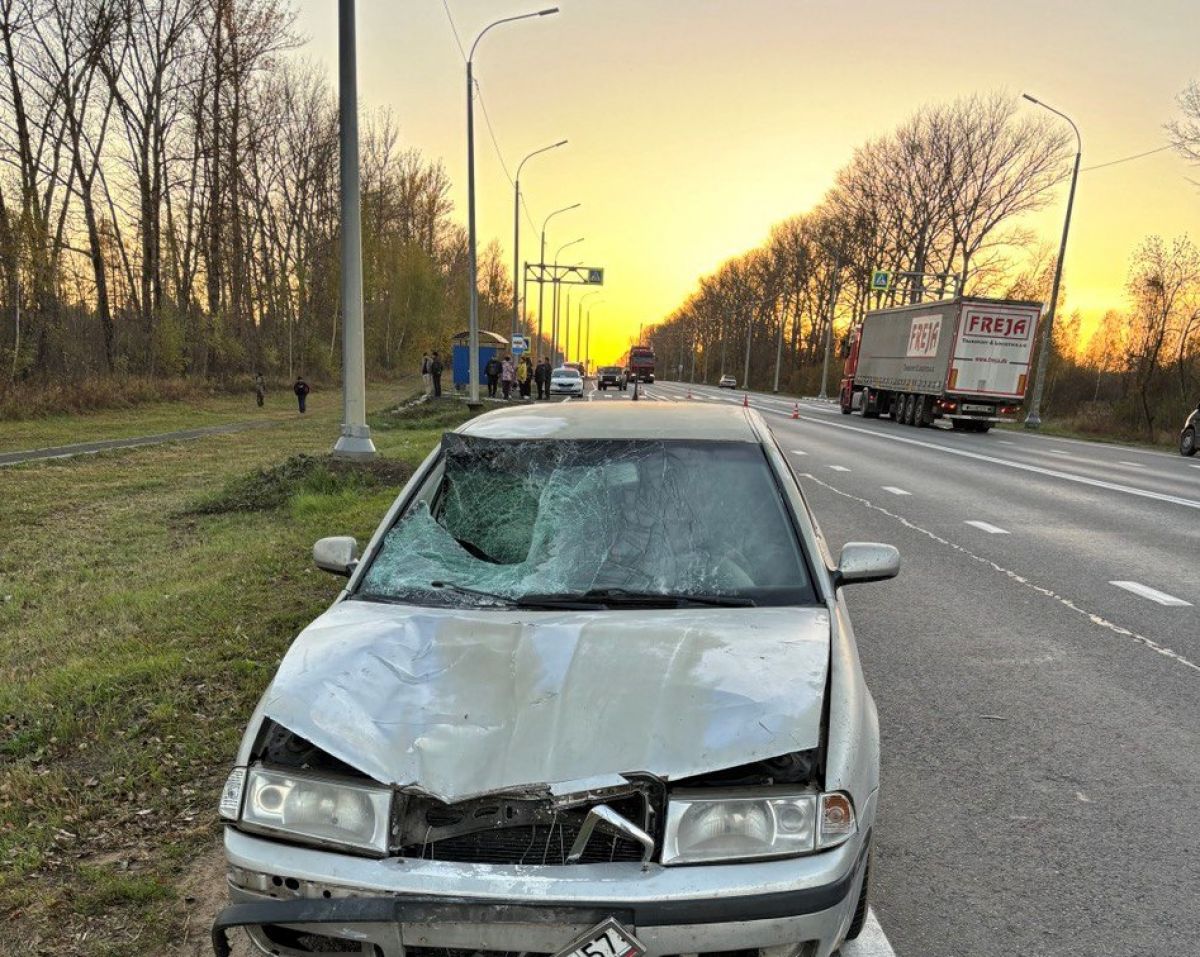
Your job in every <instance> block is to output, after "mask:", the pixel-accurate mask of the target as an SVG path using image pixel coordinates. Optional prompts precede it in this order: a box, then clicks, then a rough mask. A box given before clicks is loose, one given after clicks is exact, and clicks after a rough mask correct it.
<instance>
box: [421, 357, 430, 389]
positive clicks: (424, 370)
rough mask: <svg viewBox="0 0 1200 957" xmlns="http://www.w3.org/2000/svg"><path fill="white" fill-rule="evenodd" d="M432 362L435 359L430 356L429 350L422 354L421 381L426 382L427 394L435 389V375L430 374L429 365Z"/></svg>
mask: <svg viewBox="0 0 1200 957" xmlns="http://www.w3.org/2000/svg"><path fill="white" fill-rule="evenodd" d="M432 364H433V360H432V359H431V358H429V353H428V352H426V353H425V354H424V355H422V356H421V381H422V382H424V383H425V394H426V395H429V393H430V392H432V391H433V376H431V375H430V374H429V367H430V366H431V365H432Z"/></svg>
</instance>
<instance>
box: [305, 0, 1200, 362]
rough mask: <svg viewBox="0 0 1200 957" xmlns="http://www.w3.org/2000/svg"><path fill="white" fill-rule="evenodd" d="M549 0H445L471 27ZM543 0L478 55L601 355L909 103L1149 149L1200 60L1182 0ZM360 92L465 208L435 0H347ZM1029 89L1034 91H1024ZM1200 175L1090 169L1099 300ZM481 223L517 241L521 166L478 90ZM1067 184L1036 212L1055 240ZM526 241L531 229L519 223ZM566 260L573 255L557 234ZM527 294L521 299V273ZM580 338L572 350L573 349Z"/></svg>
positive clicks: (327, 43) (1109, 151)
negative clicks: (979, 106) (986, 100)
mask: <svg viewBox="0 0 1200 957" xmlns="http://www.w3.org/2000/svg"><path fill="white" fill-rule="evenodd" d="M552 4H553V0H549V2H546V0H531V2H529V3H522V2H520V0H449V5H450V9H451V11H452V12H453V14H454V19H455V22H456V23H457V25H458V29H459V32H460V34H461V35H462V39H463V43H464V44H465V45H468V46H469V44H470V43H471V41H472V39H473V38H474V36H475V34H476V33H477V32H478V30H479V29H481V28H482V27H483V26H486V25H487V24H488V23H489V22H491V21H492V20H494V19H497V18H499V17H502V16H509V15H513V14H517V13H524V12H528V11H532V10H536V9H539V8H541V7H544V6H549V5H552ZM559 5H560V6H561V7H562V12H561V13H559V14H558V15H557V16H553V17H544V18H540V19H534V20H530V21H527V22H521V23H515V24H508V25H504V26H501V27H498V28H497V29H496V30H494V31H492V32H491V33H489V34H488V36H487V38H486V39H485V40H484V41H483V43H482V44H480V47H479V51H478V53H477V54H476V58H475V69H476V76H477V78H478V79H479V81H480V84H481V86H482V88H483V96H484V101H485V103H486V105H487V110H488V113H489V114H490V116H491V119H492V123H493V126H494V129H495V133H496V138H497V140H498V142H499V145H500V149H501V151H502V152H503V155H504V159H505V161H506V162H507V163H508V166H509V169H510V170H513V169H514V168H515V165H516V163H517V162H518V161H519V160H520V158H521V157H522V156H524V155H525V154H526V153H527V152H530V151H531V150H534V149H537V148H538V147H540V146H543V145H546V144H549V143H552V142H554V141H556V140H559V139H563V138H567V139H569V140H570V144H569V145H568V146H566V147H564V148H562V149H559V150H556V151H553V152H551V153H547V154H546V155H545V156H539V157H536V158H535V159H533V160H531V161H530V162H529V163H528V164H527V165H526V167H525V172H524V174H523V175H522V187H523V191H524V192H525V194H526V198H527V201H528V204H529V207H530V209H531V211H532V212H533V215H534V218H535V220H536V222H537V225H538V228H539V229H540V227H541V221H542V218H543V217H544V216H545V215H546V213H548V212H549V211H551V210H552V209H555V208H557V207H560V206H566V205H569V204H571V203H574V202H580V203H582V204H583V207H582V208H581V209H579V210H576V211H573V212H570V213H566V214H564V215H562V216H559V217H558V218H557V219H555V220H554V221H553V222H552V223H551V225H550V231H549V234H548V239H547V247H548V249H550V250H551V251H552V250H553V249H555V248H557V247H558V246H559V245H561V244H562V243H565V242H567V241H569V240H572V239H576V238H578V237H580V236H583V237H586V241H585V242H584V243H583V244H581V245H580V246H579V247H577V251H578V256H579V258H582V259H585V260H586V261H587V263H588V264H590V265H600V266H604V267H605V269H606V276H605V287H604V292H603V294H602V295H599V296H594V297H592V300H591V302H592V303H593V304H596V305H595V306H594V308H593V309H592V325H593V330H592V359H593V361H594V362H596V361H599V362H604V361H609V360H611V359H613V358H615V357H616V356H617V355H618V354H619V353H621V352H623V351H624V349H625V348H626V347H627V346H628V343H629V339H630V337H631V336H634V335H636V333H637V328H638V325H639V323H651V322H655V321H657V320H659V319H661V318H662V317H663V316H664V315H665V314H666V313H668V312H669V311H670V310H671V309H672V308H674V307H675V306H676V305H677V304H678V303H679V302H680V301H681V300H682V298H683V297H684V296H685V295H686V294H687V293H688V292H689V291H690V290H691V289H692V288H693V287H694V285H695V283H696V280H697V279H698V277H699V276H701V275H702V274H704V273H706V272H708V271H710V270H712V269H713V268H714V267H715V266H717V265H718V264H719V263H720V262H722V261H723V260H724V259H726V258H728V257H729V256H731V255H734V254H736V253H738V252H741V251H744V250H746V249H749V248H751V247H753V246H755V245H757V244H759V243H760V242H762V241H763V239H764V238H765V237H766V235H767V231H768V230H769V228H770V226H771V225H772V224H773V223H775V222H777V221H778V220H780V219H782V218H784V217H786V216H788V215H791V214H793V213H797V212H801V211H803V210H805V209H808V208H810V207H811V206H812V205H813V204H815V203H816V202H818V201H819V200H820V198H821V196H822V194H823V193H824V192H825V190H826V189H827V188H828V187H829V185H830V183H831V181H832V177H833V174H834V173H835V171H836V170H837V168H838V167H839V166H841V165H842V164H843V163H844V162H845V161H846V159H847V158H848V157H849V155H850V152H851V150H852V149H853V147H854V146H855V145H857V144H859V143H861V142H862V141H863V140H865V139H868V138H870V137H871V136H874V135H877V134H880V133H883V132H885V131H887V130H888V129H890V128H891V127H893V126H894V125H895V124H896V123H897V122H898V121H899V120H901V119H903V118H904V116H906V115H907V114H908V113H909V112H911V111H912V110H913V109H915V108H916V107H918V106H919V105H921V104H922V103H925V102H929V101H933V100H941V99H952V98H953V97H955V96H957V95H961V94H966V93H971V92H976V91H990V90H997V89H1004V90H1008V91H1011V92H1012V94H1013V95H1014V96H1018V95H1019V94H1020V92H1021V91H1022V90H1029V91H1030V92H1032V93H1033V94H1034V95H1035V96H1038V97H1039V98H1041V99H1044V100H1045V101H1046V102H1048V103H1051V104H1053V105H1054V106H1056V107H1057V108H1058V109H1061V110H1063V111H1064V112H1067V113H1069V114H1070V115H1071V116H1072V118H1073V119H1074V120H1075V121H1076V123H1078V124H1079V127H1080V129H1081V130H1082V132H1083V137H1084V161H1083V164H1084V166H1085V167H1086V166H1088V165H1093V164H1098V163H1102V162H1105V161H1108V160H1112V159H1117V158H1120V157H1123V156H1127V155H1129V154H1133V153H1138V152H1141V151H1144V150H1149V149H1153V148H1155V147H1157V146H1160V145H1163V143H1164V142H1165V138H1164V134H1163V130H1162V124H1163V123H1164V122H1165V121H1167V120H1169V119H1170V118H1171V117H1172V115H1173V110H1174V97H1175V94H1176V93H1177V92H1178V91H1179V90H1180V89H1182V87H1183V86H1184V84H1185V83H1186V82H1187V81H1188V80H1189V79H1190V78H1192V77H1196V76H1200V59H1198V58H1197V57H1196V54H1195V33H1194V28H1195V27H1196V25H1197V23H1198V22H1200V21H1198V17H1197V11H1196V6H1195V0H1142V2H1139V3H1136V4H1134V3H1130V2H1128V0H1077V2H1068V0H1039V2H1035V0H1006V2H1005V3H999V2H991V0H989V2H981V3H963V2H962V0H956V2H949V0H946V2H943V0H935V2H925V3H921V2H913V0H906V2H904V3H900V2H895V0H889V2H883V0H860V2H857V3H837V2H803V0H560V3H559ZM336 6H337V5H336V3H335V2H334V0H301V3H300V14H301V15H300V20H299V28H300V30H301V31H302V32H303V33H304V34H305V35H306V37H307V38H308V40H307V42H306V43H305V46H304V48H303V51H302V52H303V54H304V55H307V56H310V57H312V58H313V59H314V60H316V61H317V62H319V63H322V64H325V65H326V66H327V67H328V70H329V73H330V76H331V77H332V76H334V75H335V71H336V65H337V60H336V49H337V47H336V27H337V20H336ZM358 17H359V92H360V98H361V101H362V104H363V106H364V108H370V107H374V106H380V105H386V106H388V107H390V108H391V109H392V110H393V111H394V112H395V114H396V117H397V119H398V121H399V123H400V127H401V130H402V134H403V136H404V139H405V143H406V145H413V146H416V147H419V148H420V149H421V150H422V151H424V152H425V153H426V154H427V155H429V156H432V157H439V158H441V159H442V160H443V161H444V162H445V164H446V167H447V169H448V171H449V173H450V175H451V177H452V178H453V180H454V186H455V189H454V194H453V198H454V200H455V203H456V207H457V209H456V214H457V215H458V216H460V217H461V218H463V219H464V220H465V205H466V120H465V97H466V92H465V77H464V67H463V63H462V58H461V56H460V55H459V52H458V48H457V47H456V45H455V41H454V37H453V34H452V33H451V30H450V25H449V22H448V21H447V18H446V14H445V11H444V9H443V7H442V4H441V2H440V0H416V2H405V3H400V2H397V0H359V4H358ZM1029 108H1030V109H1035V107H1032V106H1031V107H1029ZM1189 175H1191V176H1192V177H1193V178H1200V171H1197V170H1189V168H1188V167H1187V166H1186V165H1185V164H1184V163H1183V162H1182V161H1181V160H1180V159H1178V158H1177V157H1176V156H1175V155H1174V154H1173V153H1170V152H1165V153H1159V154H1157V155H1154V156H1151V157H1148V158H1146V159H1142V160H1138V161H1136V162H1131V163H1128V164H1124V165H1121V166H1116V167H1113V168H1111V169H1104V170H1096V171H1094V172H1090V173H1085V174H1083V175H1082V176H1081V178H1080V186H1079V192H1078V195H1077V197H1076V203H1075V218H1074V222H1073V225H1072V232H1071V243H1070V246H1069V247H1068V251H1067V260H1066V262H1067V271H1066V277H1065V283H1066V286H1067V290H1068V295H1069V300H1068V308H1069V309H1075V308H1078V309H1081V310H1082V311H1083V312H1084V315H1085V318H1087V319H1094V318H1095V317H1096V316H1098V315H1099V314H1100V313H1102V312H1103V311H1104V310H1105V309H1107V308H1112V307H1120V306H1121V305H1122V304H1123V288H1124V281H1125V276H1126V270H1127V264H1128V258H1129V253H1130V252H1131V250H1132V249H1133V248H1134V247H1135V246H1136V245H1137V243H1138V242H1139V241H1140V240H1141V239H1142V238H1143V237H1144V236H1145V235H1147V234H1148V233H1152V232H1159V233H1162V234H1164V235H1167V236H1174V235H1178V234H1180V233H1183V232H1188V231H1189V230H1192V231H1194V230H1195V227H1196V226H1197V225H1200V189H1198V188H1197V187H1196V186H1194V185H1192V184H1191V183H1189V182H1188V179H1187V177H1188V176H1189ZM476 187H477V192H478V206H477V211H478V212H477V215H478V228H479V236H480V241H481V244H482V243H483V242H486V241H487V240H489V239H492V238H497V239H499V240H500V241H501V243H502V244H503V245H504V248H505V250H506V255H508V256H509V257H511V244H512V187H511V185H510V184H509V181H508V180H507V178H506V177H505V174H504V171H503V170H502V169H501V166H500V162H499V160H498V159H497V155H496V151H495V149H494V148H493V146H492V143H491V141H490V139H489V138H488V134H487V128H486V126H485V125H484V123H483V116H482V115H481V113H480V112H479V111H478V109H477V111H476ZM1065 201H1066V194H1065V188H1064V191H1063V193H1062V194H1061V195H1060V196H1059V197H1058V198H1057V199H1056V202H1055V204H1054V205H1053V206H1052V207H1051V209H1049V210H1047V211H1046V212H1045V213H1044V214H1041V215H1039V216H1038V217H1037V219H1036V220H1035V221H1034V223H1033V225H1035V226H1036V227H1037V228H1038V229H1039V230H1040V231H1041V232H1042V233H1043V234H1044V235H1045V238H1046V239H1047V240H1048V241H1051V242H1053V243H1055V244H1057V238H1058V231H1059V229H1060V228H1061V221H1062V210H1063V204H1064V203H1065ZM521 242H522V253H523V255H522V258H523V259H524V258H534V257H533V256H527V255H525V254H526V253H529V254H532V253H534V252H535V250H536V248H537V237H536V235H535V233H534V230H533V229H532V228H531V227H530V225H529V222H528V221H527V220H526V221H523V222H522V239H521ZM574 252H576V250H575V249H573V250H570V251H568V253H564V261H567V260H570V261H574V257H573V256H571V255H570V254H571V253H574ZM530 298H531V299H535V296H534V294H533V293H532V291H531V294H530ZM572 351H574V350H573V349H572Z"/></svg>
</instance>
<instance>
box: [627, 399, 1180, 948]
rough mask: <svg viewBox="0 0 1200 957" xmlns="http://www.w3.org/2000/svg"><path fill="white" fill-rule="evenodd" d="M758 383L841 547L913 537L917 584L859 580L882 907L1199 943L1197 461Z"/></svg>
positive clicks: (1008, 930) (974, 940)
mask: <svg viewBox="0 0 1200 957" xmlns="http://www.w3.org/2000/svg"><path fill="white" fill-rule="evenodd" d="M686 393H687V387H686V386H679V385H675V384H670V383H656V384H655V385H654V386H651V387H650V388H649V389H647V397H648V398H650V399H651V400H652V401H653V400H656V399H662V398H667V397H671V398H679V397H681V396H686ZM693 395H695V396H698V397H699V398H697V399H695V400H693V401H733V402H740V401H741V400H742V394H741V393H738V394H736V395H731V394H730V393H728V392H724V393H719V392H717V391H716V390H710V389H695V388H694V387H693ZM750 401H751V404H752V405H753V406H757V407H759V408H760V409H761V410H763V411H764V412H765V413H766V415H767V420H768V422H769V424H770V426H771V428H772V430H773V431H774V432H775V433H776V435H777V437H778V439H779V441H780V444H781V446H782V447H783V448H784V449H785V450H786V452H787V455H788V458H789V460H790V462H791V464H792V467H793V469H794V470H795V472H796V474H797V475H798V476H799V478H800V481H801V483H802V485H803V486H804V488H805V491H806V494H807V495H808V497H809V500H810V501H811V502H812V504H813V507H814V510H815V511H816V513H817V515H818V518H819V520H820V521H821V523H822V527H823V528H824V530H825V533H826V535H827V536H828V538H829V539H830V542H831V545H832V546H833V547H834V548H837V547H840V545H841V544H842V543H843V542H845V541H848V540H855V539H857V540H864V539H866V540H881V541H890V542H893V543H894V544H896V545H898V546H899V547H900V548H901V551H902V554H903V556H904V570H903V572H902V574H901V577H900V578H899V579H897V580H896V581H894V582H889V583H885V584H881V585H876V586H867V587H862V588H857V589H853V590H851V591H849V592H848V593H847V599H848V601H849V603H850V605H851V607H852V610H853V614H854V621H855V624H856V627H857V629H858V633H859V645H860V650H861V652H862V655H863V660H864V667H865V669H866V671H867V677H868V681H869V682H870V683H871V686H872V689H873V691H874V694H875V698H876V702H877V704H878V706H879V710H880V720H881V727H882V734H883V739H884V749H885V750H884V789H885V790H884V801H883V812H882V816H881V822H880V832H879V843H878V845H877V853H878V867H879V871H878V881H877V883H876V891H877V896H876V897H875V905H876V907H877V910H878V912H879V914H880V919H881V921H882V923H883V926H885V927H886V928H887V931H888V936H889V937H890V938H891V939H892V941H893V942H894V943H895V946H896V950H897V952H899V953H902V954H922V955H938V954H944V955H962V954H971V955H975V954H985V955H991V954H996V955H1000V954H1005V955H1008V954H1017V953H1019V954H1034V955H1040V954H1047V955H1050V954H1054V955H1058V954H1079V955H1089V957H1090V955H1097V954H1103V955H1108V954H1114V955H1124V954H1129V955H1134V954H1150V953H1154V954H1159V953H1163V954H1176V953H1178V954H1182V953H1193V952H1195V940H1194V928H1195V927H1196V926H1197V925H1200V903H1198V902H1197V898H1196V895H1195V894H1194V893H1193V892H1192V888H1193V887H1194V886H1195V882H1196V880H1197V878H1198V877H1200V863H1198V862H1200V828H1198V827H1197V824H1198V823H1200V821H1198V820H1197V817H1198V814H1197V806H1198V801H1197V798H1200V769H1198V768H1197V767H1196V762H1195V759H1194V756H1195V755H1196V754H1197V753H1200V731H1198V724H1200V722H1198V720H1197V719H1198V718H1200V709H1198V708H1197V705H1196V687H1197V685H1196V682H1197V681H1198V680H1200V667H1198V666H1197V664H1196V663H1197V662H1200V572H1198V571H1196V570H1195V566H1196V559H1197V557H1200V511H1198V510H1197V508H1195V507H1194V506H1192V505H1190V504H1187V503H1188V502H1189V501H1192V500H1200V476H1197V478H1195V479H1193V480H1191V483H1190V485H1189V476H1191V475H1192V474H1193V473H1194V471H1195V470H1192V469H1190V468H1189V465H1190V464H1191V463H1189V462H1188V460H1183V459H1177V458H1176V457H1172V456H1167V455H1160V454H1158V453H1155V452H1152V451H1145V452H1143V451H1141V450H1131V449H1127V448H1114V447H1109V446H1103V445H1099V444H1095V445H1093V444H1087V443H1080V444H1079V445H1078V446H1076V445H1074V444H1073V445H1072V447H1071V451H1072V452H1073V453H1074V454H1073V455H1072V456H1069V457H1068V456H1062V455H1057V454H1055V453H1053V452H1052V451H1051V450H1052V449H1054V448H1057V447H1059V445H1060V443H1058V442H1057V441H1056V440H1053V439H1050V438H1048V437H1042V436H1024V435H1020V434H1018V435H1016V436H1010V435H1009V434H1007V433H1003V432H1000V433H997V432H993V433H991V434H989V435H985V436H981V435H966V434H959V433H943V432H939V431H934V430H927V429H913V428H907V427H903V426H899V425H897V424H895V423H891V422H870V421H868V422H864V421H863V420H862V419H861V418H860V417H858V416H853V417H848V418H844V417H842V416H841V415H840V414H839V413H838V411H837V409H836V408H835V407H829V406H828V405H826V404H818V403H801V404H800V415H801V418H800V419H799V420H793V419H791V418H790V412H791V409H792V402H791V401H785V400H779V399H772V398H770V397H763V396H751V400H750ZM901 438H903V439H915V440H918V442H919V443H920V444H914V443H912V442H904V441H898V439H901ZM1000 440H1005V442H1006V443H1011V444H1001V442H1000ZM937 446H942V447H943V448H937ZM1062 447H1064V448H1065V447H1066V446H1065V445H1064V446H1062ZM952 450H957V451H967V452H970V453H972V454H971V455H962V454H956V451H952ZM1059 458H1062V459H1064V460H1066V459H1070V461H1063V462H1062V463H1058V462H1057V461H1054V460H1057V459H1059ZM994 460H1000V461H1002V462H1004V463H1010V462H1011V463H1015V465H1020V466H1029V467H1031V468H1032V470H1030V469H1027V468H1018V467H1015V465H1010V464H1000V462H999V461H994ZM1085 460H1091V461H1085ZM1122 463H1125V464H1124V465H1123V467H1124V468H1125V470H1126V471H1124V472H1120V471H1118V469H1119V468H1121V467H1122ZM1128 463H1137V465H1141V468H1138V467H1137V465H1131V464H1128ZM1143 472H1144V473H1146V474H1142V473H1143ZM1114 476H1116V477H1114ZM1081 479H1083V480H1088V481H1094V482H1099V483H1102V484H1087V482H1084V481H1080V480H1081ZM1106 486H1117V487H1115V488H1113V487H1106ZM1130 489H1132V490H1135V491H1136V492H1140V493H1148V494H1134V492H1131V491H1129V490H1130ZM1176 500H1178V501H1176ZM969 523H974V524H969ZM1112 581H1125V582H1130V583H1133V584H1135V585H1140V586H1142V587H1150V588H1154V589H1157V590H1159V591H1161V592H1162V593H1164V594H1165V595H1167V596H1169V597H1171V598H1173V599H1175V600H1176V601H1177V602H1190V604H1160V602H1159V601H1158V600H1155V599H1153V598H1150V597H1146V594H1145V593H1139V592H1137V591H1131V590H1129V588H1128V587H1120V586H1116V585H1113V584H1110V582H1112Z"/></svg>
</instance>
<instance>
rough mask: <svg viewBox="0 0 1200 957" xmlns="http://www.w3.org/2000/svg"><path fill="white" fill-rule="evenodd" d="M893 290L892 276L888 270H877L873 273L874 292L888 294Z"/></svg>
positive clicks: (872, 286)
mask: <svg viewBox="0 0 1200 957" xmlns="http://www.w3.org/2000/svg"><path fill="white" fill-rule="evenodd" d="M891 288H892V274H891V273H890V272H888V271H887V270H886V269H876V270H875V271H874V272H873V273H871V289H872V291H873V292H887V291H888V290H889V289H891Z"/></svg>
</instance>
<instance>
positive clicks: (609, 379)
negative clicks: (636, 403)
mask: <svg viewBox="0 0 1200 957" xmlns="http://www.w3.org/2000/svg"><path fill="white" fill-rule="evenodd" d="M596 385H598V386H599V387H600V388H601V389H607V388H608V387H609V386H610V385H611V386H612V387H613V388H614V389H620V390H621V391H622V392H624V391H625V389H626V386H627V385H628V381H627V380H626V378H625V370H624V369H622V368H621V367H620V366H601V367H600V371H599V372H597V373H596Z"/></svg>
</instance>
